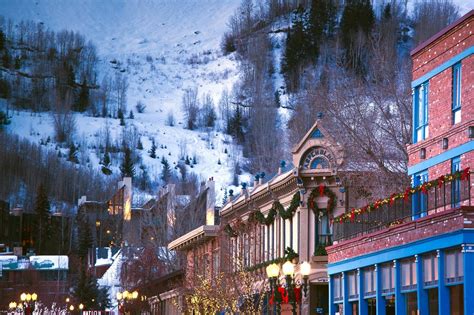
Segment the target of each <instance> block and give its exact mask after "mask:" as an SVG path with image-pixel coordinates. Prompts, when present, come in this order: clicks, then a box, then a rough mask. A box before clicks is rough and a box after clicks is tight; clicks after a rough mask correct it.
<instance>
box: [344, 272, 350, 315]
mask: <svg viewBox="0 0 474 315" xmlns="http://www.w3.org/2000/svg"><path fill="white" fill-rule="evenodd" d="M342 295H343V297H344V300H343V302H342V303H343V304H342V309H343V313H344V315H348V314H352V309H351V303H349V277H348V276H347V271H344V272H343V273H342Z"/></svg>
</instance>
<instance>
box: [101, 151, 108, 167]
mask: <svg viewBox="0 0 474 315" xmlns="http://www.w3.org/2000/svg"><path fill="white" fill-rule="evenodd" d="M102 165H104V166H105V167H108V166H109V165H110V155H109V152H107V151H105V153H104V158H103V159H102Z"/></svg>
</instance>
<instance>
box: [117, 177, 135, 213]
mask: <svg viewBox="0 0 474 315" xmlns="http://www.w3.org/2000/svg"><path fill="white" fill-rule="evenodd" d="M120 183H122V186H120V188H121V187H123V186H125V189H124V191H123V202H124V205H123V219H124V220H125V221H130V220H131V219H132V178H131V177H124V178H123V180H122V181H121V182H120Z"/></svg>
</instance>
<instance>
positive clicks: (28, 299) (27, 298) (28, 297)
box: [26, 293, 31, 302]
mask: <svg viewBox="0 0 474 315" xmlns="http://www.w3.org/2000/svg"><path fill="white" fill-rule="evenodd" d="M26 300H27V301H28V302H29V301H31V294H29V293H28V294H27V295H26Z"/></svg>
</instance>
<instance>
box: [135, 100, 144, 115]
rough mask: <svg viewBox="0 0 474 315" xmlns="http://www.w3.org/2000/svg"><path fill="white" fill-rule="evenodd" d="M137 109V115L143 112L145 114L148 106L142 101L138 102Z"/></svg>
mask: <svg viewBox="0 0 474 315" xmlns="http://www.w3.org/2000/svg"><path fill="white" fill-rule="evenodd" d="M135 108H136V109H137V113H140V114H142V113H143V112H145V108H146V105H145V104H143V102H142V101H138V102H137V105H135Z"/></svg>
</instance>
